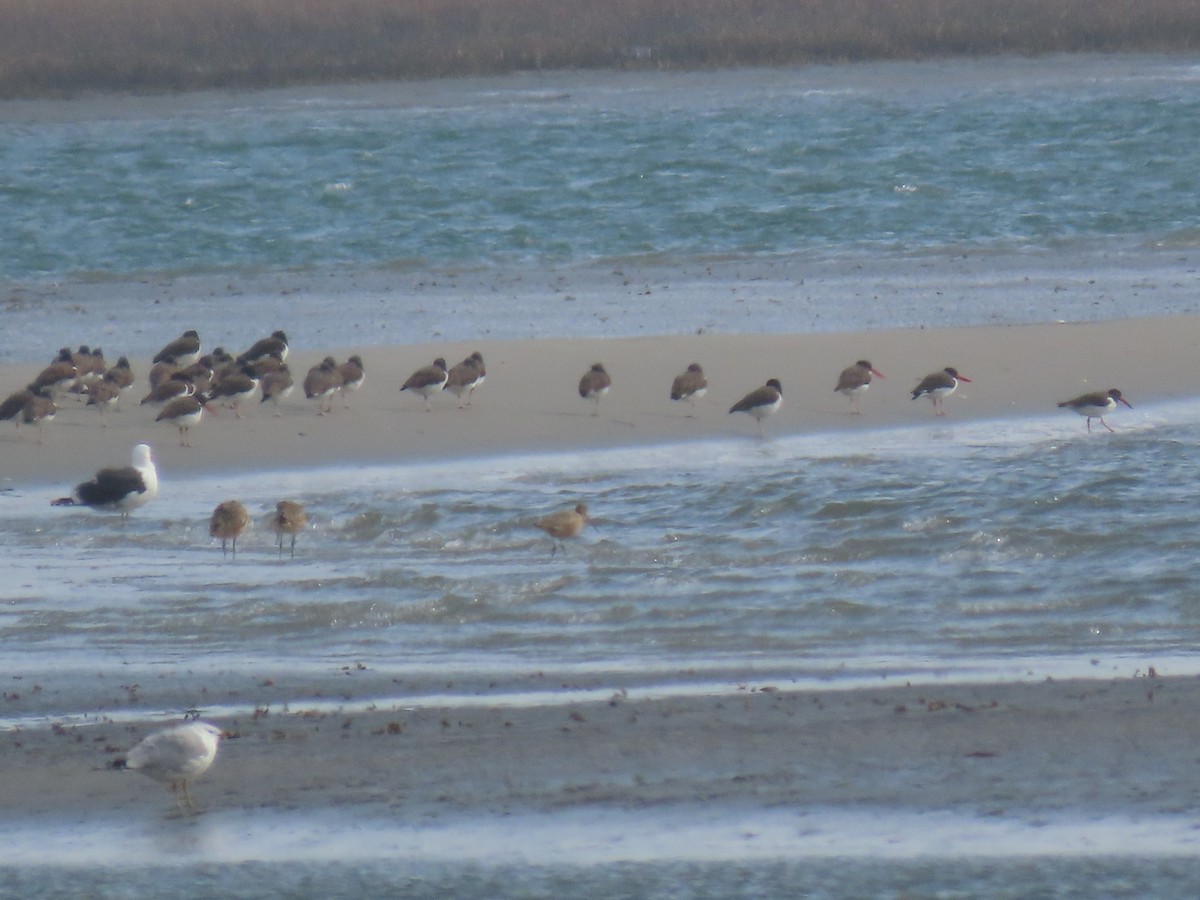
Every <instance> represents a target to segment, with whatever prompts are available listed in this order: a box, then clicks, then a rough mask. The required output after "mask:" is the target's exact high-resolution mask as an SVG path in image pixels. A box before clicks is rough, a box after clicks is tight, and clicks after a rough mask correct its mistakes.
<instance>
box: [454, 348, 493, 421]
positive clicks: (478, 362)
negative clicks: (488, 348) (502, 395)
mask: <svg viewBox="0 0 1200 900" xmlns="http://www.w3.org/2000/svg"><path fill="white" fill-rule="evenodd" d="M485 378H487V370H486V369H485V368H484V367H483V354H482V353H480V352H479V351H478V350H476V351H475V352H474V353H472V354H471V355H470V356H468V357H467V358H466V359H464V360H463V361H462V362H460V363H458V364H457V365H456V366H454V367H453V368H451V369H450V371H449V372H447V373H446V385H445V387H444V388H443V390H447V391H449V392H450V393H452V394H453V395H454V396H455V397H457V398H458V408H459V409H462V408H463V406H464V405H466V406H470V405H471V396H472V395H473V394H474V393H475V389H476V388H477V387H479V386H480V385H481V384H483V382H484V379H485ZM464 394H465V395H466V397H467V401H466V403H465V404H464V403H463V395H464Z"/></svg>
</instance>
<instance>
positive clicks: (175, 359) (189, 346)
mask: <svg viewBox="0 0 1200 900" xmlns="http://www.w3.org/2000/svg"><path fill="white" fill-rule="evenodd" d="M199 358H200V335H199V334H197V333H196V331H194V330H188V331H185V332H184V333H183V334H181V335H180V336H179V337H177V338H175V340H173V341H171V342H170V343H169V344H167V345H166V346H165V347H163V348H162V349H161V350H159V351H158V352H157V353H155V354H154V359H152V360H150V361H151V362H152V363H160V362H164V361H166V360H170V361H171V362H172V363H174V364H175V365H177V366H178V367H179V368H181V369H182V368H185V367H187V366H190V365H191V364H192V363H194V362H195V361H196V360H198V359H199Z"/></svg>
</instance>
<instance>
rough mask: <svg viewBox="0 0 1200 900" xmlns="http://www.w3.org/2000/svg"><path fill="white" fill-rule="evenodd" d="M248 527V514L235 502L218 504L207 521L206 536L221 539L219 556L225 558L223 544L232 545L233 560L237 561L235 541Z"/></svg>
mask: <svg viewBox="0 0 1200 900" xmlns="http://www.w3.org/2000/svg"><path fill="white" fill-rule="evenodd" d="M249 525H250V513H249V512H248V511H247V510H246V507H244V506H243V505H242V504H240V503H238V502H237V501H236V500H226V501H225V502H224V503H218V504H217V508H216V509H214V510H213V513H212V518H211V519H209V520H208V535H209V537H215V538H220V539H221V556H225V542H226V541H232V543H233V558H234V559H237V539H238V537H239V536H240V535H241V533H242V532H243V531H245V530H246V528H247V527H248V526H249Z"/></svg>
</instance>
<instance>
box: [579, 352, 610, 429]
mask: <svg viewBox="0 0 1200 900" xmlns="http://www.w3.org/2000/svg"><path fill="white" fill-rule="evenodd" d="M611 387H612V379H611V378H609V377H608V373H607V372H606V371H604V366H602V365H600V363H595V364H594V365H593V366H592V367H591V368H590V369H588V370H587V371H586V372H584V373H583V377H582V378H580V379H579V396H580V397H582V398H583V399H584V400H591V401H592V402H593V403H594V404H596V405H595V407H594V408H593V409H592V415H593V416H598V415H600V399H601V398H602V397H603V396H604V395H605V394H607V393H608V390H609V388H611Z"/></svg>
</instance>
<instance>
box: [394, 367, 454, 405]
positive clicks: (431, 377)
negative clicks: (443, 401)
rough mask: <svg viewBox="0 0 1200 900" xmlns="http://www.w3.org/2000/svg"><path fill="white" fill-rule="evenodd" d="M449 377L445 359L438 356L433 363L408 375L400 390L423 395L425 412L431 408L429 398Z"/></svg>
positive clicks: (444, 384)
mask: <svg viewBox="0 0 1200 900" xmlns="http://www.w3.org/2000/svg"><path fill="white" fill-rule="evenodd" d="M449 377H450V373H449V372H447V371H446V360H444V359H442V357H440V356H439V357H438V358H437V359H435V360H434V361H433V365H431V366H424V367H422V368H420V369H417V371H415V372H413V373H412V374H411V375H409V376H408V380H407V381H406V382H404V385H403V386H402V387H401V388H400V390H402V391H412V392H413V393H414V394H420V395H421V396H422V397H424V398H425V412H429V411H430V410H431V409H433V407H432V406H430V405H429V398H430V397H432V396H433V395H434V394H436V393H437V392H438V391H440V390H441V389H442V388H443V387H445V386H446V380H447V379H448V378H449Z"/></svg>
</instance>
